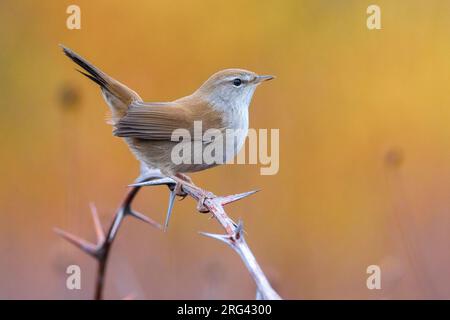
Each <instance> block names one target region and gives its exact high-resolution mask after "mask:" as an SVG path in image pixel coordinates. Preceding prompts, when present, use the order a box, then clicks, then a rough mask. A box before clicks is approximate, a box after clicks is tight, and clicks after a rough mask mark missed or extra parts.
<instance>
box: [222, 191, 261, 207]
mask: <svg viewBox="0 0 450 320" xmlns="http://www.w3.org/2000/svg"><path fill="white" fill-rule="evenodd" d="M259 191H260V190H252V191H248V192H244V193H238V194H233V195H230V196H225V197H220V203H221V204H222V205H223V206H224V205H226V204H229V203H232V202H235V201H238V200H241V199H243V198H245V197H248V196H251V195H253V194H255V193H257V192H259Z"/></svg>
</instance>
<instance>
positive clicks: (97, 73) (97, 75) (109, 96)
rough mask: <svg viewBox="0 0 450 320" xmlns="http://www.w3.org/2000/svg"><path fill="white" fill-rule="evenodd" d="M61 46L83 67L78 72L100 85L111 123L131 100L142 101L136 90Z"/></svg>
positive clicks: (123, 113)
mask: <svg viewBox="0 0 450 320" xmlns="http://www.w3.org/2000/svg"><path fill="white" fill-rule="evenodd" d="M61 48H62V49H63V52H64V54H65V55H66V56H67V57H69V58H70V59H71V60H72V61H73V62H75V63H76V64H77V65H79V66H80V67H81V68H83V70H84V72H83V71H80V70H77V71H78V72H80V73H81V74H82V75H84V76H86V77H87V78H89V79H91V80H92V81H94V82H95V83H96V84H98V85H99V86H100V88H101V89H102V92H103V97H104V98H105V101H106V103H107V104H108V106H109V107H110V109H111V112H112V120H113V123H115V122H117V121H118V120H120V118H122V117H123V116H124V115H125V114H126V112H127V110H128V107H129V105H130V104H131V103H132V102H133V101H142V99H141V97H139V95H138V94H137V93H136V92H134V91H133V90H131V89H130V88H128V87H127V86H125V85H124V84H122V83H120V82H119V81H117V80H115V79H113V78H112V77H110V76H108V75H107V74H106V73H104V72H103V71H101V70H100V69H98V68H97V67H95V66H94V65H93V64H91V63H90V62H89V61H87V60H86V59H84V58H83V57H81V56H80V55H78V54H77V53H75V52H73V51H72V50H70V49H69V48H66V47H64V46H63V45H61Z"/></svg>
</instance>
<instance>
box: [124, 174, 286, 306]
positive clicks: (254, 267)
mask: <svg viewBox="0 0 450 320" xmlns="http://www.w3.org/2000/svg"><path fill="white" fill-rule="evenodd" d="M177 182H180V181H179V180H177ZM181 183H182V182H181ZM156 185H166V186H168V187H169V188H170V189H171V196H170V198H169V211H168V212H167V215H168V216H169V215H170V211H171V210H172V207H173V201H174V197H173V194H174V192H175V186H176V181H175V180H174V179H172V178H169V177H165V178H159V179H156V180H150V181H144V182H140V183H136V184H133V185H132V186H133V187H143V186H156ZM182 189H183V191H184V192H185V193H186V194H188V195H189V196H190V197H192V198H193V199H194V200H196V201H197V203H198V205H197V209H198V210H199V211H200V212H205V209H206V211H209V212H210V213H211V214H212V215H213V216H214V217H215V218H216V220H217V221H218V222H219V223H220V225H221V226H222V227H223V228H224V229H225V231H226V234H224V235H222V234H212V233H206V232H201V234H203V235H205V236H207V237H210V238H214V239H217V240H220V241H223V242H225V243H226V244H228V245H229V246H230V247H231V248H232V249H233V250H234V251H236V252H237V253H238V254H239V256H240V257H241V259H242V261H243V262H244V264H245V266H246V267H247V269H248V271H249V272H250V275H251V276H252V278H253V280H254V281H255V284H256V296H257V298H258V299H264V300H278V299H281V297H280V296H279V295H278V293H277V292H276V291H275V290H274V289H273V288H272V286H271V285H270V283H269V281H268V280H267V277H266V276H265V275H264V273H263V271H262V269H261V267H260V266H259V264H258V263H257V261H256V259H255V257H254V255H253V253H252V252H251V250H250V248H249V247H248V245H247V242H246V241H245V238H244V233H243V223H242V222H241V221H240V222H239V223H238V224H236V223H235V222H234V221H233V220H232V219H231V218H230V217H228V215H227V213H226V212H225V210H224V208H223V206H224V205H226V204H229V203H232V202H235V201H238V200H240V199H242V198H245V197H247V196H249V195H252V194H254V193H255V192H256V191H250V192H246V193H241V194H235V195H230V196H225V197H220V196H215V195H213V194H211V193H209V192H206V193H205V191H204V190H202V189H200V188H198V187H195V186H193V185H191V184H188V183H182ZM206 194H207V195H206Z"/></svg>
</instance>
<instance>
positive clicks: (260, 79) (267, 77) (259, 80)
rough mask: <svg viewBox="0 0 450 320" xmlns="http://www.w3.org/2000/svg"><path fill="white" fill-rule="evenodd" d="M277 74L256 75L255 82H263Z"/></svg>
mask: <svg viewBox="0 0 450 320" xmlns="http://www.w3.org/2000/svg"><path fill="white" fill-rule="evenodd" d="M274 78H275V76H270V75H260V76H256V78H255V83H261V82H263V81H269V80H272V79H274Z"/></svg>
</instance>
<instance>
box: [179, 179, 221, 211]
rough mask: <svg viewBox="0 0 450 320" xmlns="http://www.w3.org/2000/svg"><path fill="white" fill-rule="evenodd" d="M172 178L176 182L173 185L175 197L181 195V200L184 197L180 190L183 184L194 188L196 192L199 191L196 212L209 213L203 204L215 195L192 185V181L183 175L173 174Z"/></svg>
mask: <svg viewBox="0 0 450 320" xmlns="http://www.w3.org/2000/svg"><path fill="white" fill-rule="evenodd" d="M172 178H173V179H174V180H175V181H176V182H177V184H176V185H175V192H176V193H177V195H179V194H181V196H182V197H183V199H184V198H185V197H186V193H185V192H184V191H183V190H182V187H183V184H187V185H189V186H190V187H192V188H195V189H197V190H198V191H200V193H201V196H200V199H199V200H198V203H197V210H198V211H199V212H201V213H208V212H209V210H208V209H207V208H206V207H205V205H204V203H205V200H206V199H208V198H213V197H215V195H214V194H213V193H212V192H209V191H205V190H203V189H201V188H199V187H197V186H196V185H195V184H194V182H193V181H192V179H191V178H189V177H188V176H187V175H185V174H182V173H177V174H175V176H172Z"/></svg>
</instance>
